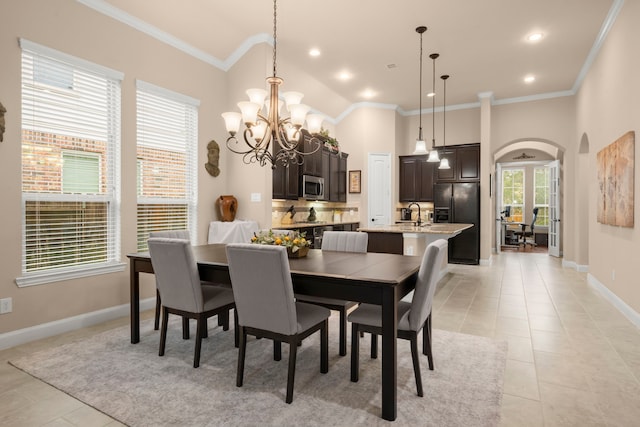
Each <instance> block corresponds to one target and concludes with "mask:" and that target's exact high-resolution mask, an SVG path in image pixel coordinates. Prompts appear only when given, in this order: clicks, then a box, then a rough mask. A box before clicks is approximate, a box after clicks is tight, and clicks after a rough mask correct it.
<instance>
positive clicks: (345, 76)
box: [338, 71, 353, 80]
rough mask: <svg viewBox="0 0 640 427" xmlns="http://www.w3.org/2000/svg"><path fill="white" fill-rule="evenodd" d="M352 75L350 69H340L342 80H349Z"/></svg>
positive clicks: (339, 76) (339, 75)
mask: <svg viewBox="0 0 640 427" xmlns="http://www.w3.org/2000/svg"><path fill="white" fill-rule="evenodd" d="M352 77H353V75H352V74H351V73H350V72H348V71H340V73H339V74H338V78H339V79H340V80H349V79H351V78H352Z"/></svg>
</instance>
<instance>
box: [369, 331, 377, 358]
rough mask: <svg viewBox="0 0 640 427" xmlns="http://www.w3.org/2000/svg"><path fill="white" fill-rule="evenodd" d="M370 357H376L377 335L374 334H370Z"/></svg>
mask: <svg viewBox="0 0 640 427" xmlns="http://www.w3.org/2000/svg"><path fill="white" fill-rule="evenodd" d="M371 358H372V359H377V358H378V336H377V335H376V334H371Z"/></svg>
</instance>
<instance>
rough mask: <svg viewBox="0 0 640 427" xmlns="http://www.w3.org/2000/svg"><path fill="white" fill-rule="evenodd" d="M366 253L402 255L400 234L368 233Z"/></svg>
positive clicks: (402, 243)
mask: <svg viewBox="0 0 640 427" xmlns="http://www.w3.org/2000/svg"><path fill="white" fill-rule="evenodd" d="M367 252H377V253H383V254H398V255H402V254H403V253H404V242H403V238H402V233H369V243H368V244H367Z"/></svg>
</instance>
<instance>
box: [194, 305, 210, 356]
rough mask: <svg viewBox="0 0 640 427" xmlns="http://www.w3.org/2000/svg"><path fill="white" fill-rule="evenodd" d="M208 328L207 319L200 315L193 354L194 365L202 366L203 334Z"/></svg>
mask: <svg viewBox="0 0 640 427" xmlns="http://www.w3.org/2000/svg"><path fill="white" fill-rule="evenodd" d="M205 329H207V319H206V318H204V316H202V315H199V316H198V319H197V323H196V349H195V352H194V355H193V367H194V368H197V367H198V366H200V349H201V348H202V335H203V334H204V330H205Z"/></svg>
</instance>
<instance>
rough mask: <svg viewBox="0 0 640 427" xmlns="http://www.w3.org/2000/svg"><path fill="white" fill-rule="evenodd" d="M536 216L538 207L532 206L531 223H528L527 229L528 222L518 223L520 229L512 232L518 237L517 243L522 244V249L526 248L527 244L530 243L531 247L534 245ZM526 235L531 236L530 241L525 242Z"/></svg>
mask: <svg viewBox="0 0 640 427" xmlns="http://www.w3.org/2000/svg"><path fill="white" fill-rule="evenodd" d="M537 218H538V208H533V221H531V225H529V231H527V225H528V224H525V223H520V227H522V229H521V230H520V231H516V232H515V233H513V234H515V235H516V236H517V237H518V244H519V245H522V247H523V249H526V247H527V245H531V246H532V247H533V246H535V245H536V242H535V240H536V234H535V225H536V219H537ZM527 237H531V241H529V242H527ZM520 238H522V240H520Z"/></svg>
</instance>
